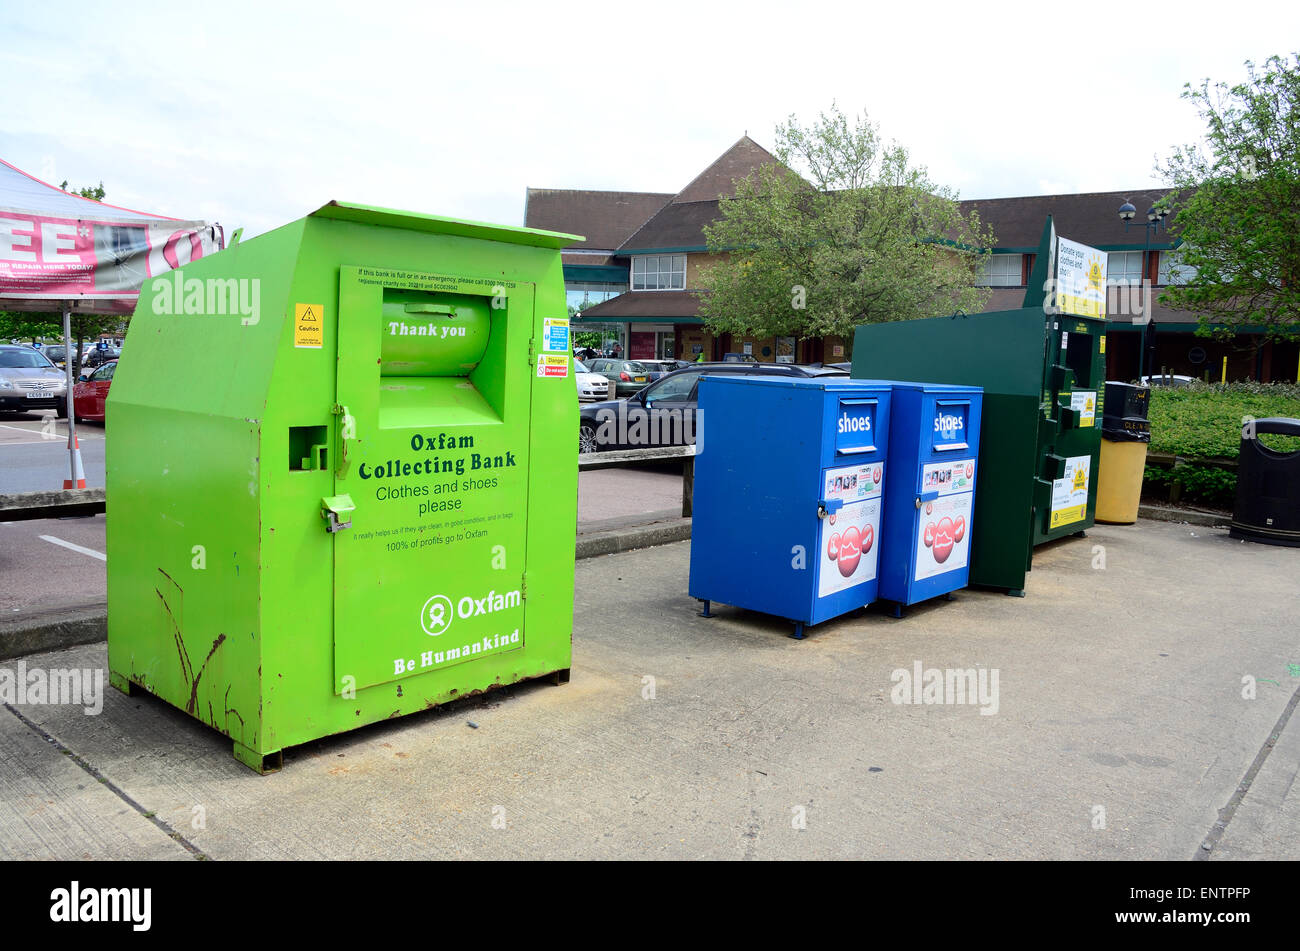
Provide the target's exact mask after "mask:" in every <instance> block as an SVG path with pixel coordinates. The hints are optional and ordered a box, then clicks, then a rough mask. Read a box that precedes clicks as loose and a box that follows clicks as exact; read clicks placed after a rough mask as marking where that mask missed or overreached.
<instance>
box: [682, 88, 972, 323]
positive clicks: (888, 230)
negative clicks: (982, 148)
mask: <svg viewBox="0 0 1300 951" xmlns="http://www.w3.org/2000/svg"><path fill="white" fill-rule="evenodd" d="M774 154H775V155H776V157H777V159H778V160H779V161H780V163H781V164H780V165H771V164H768V165H763V166H760V167H759V168H758V169H757V170H755V171H754V172H753V173H752V174H750V175H749V176H748V177H746V178H745V179H743V180H741V181H739V182H737V191H736V194H735V196H734V197H732V198H726V199H724V200H723V201H722V202H721V203H720V211H721V214H720V217H719V218H718V219H716V220H715V221H714V222H713V223H712V224H710V225H708V226H706V227H705V229H704V234H705V238H706V240H707V242H708V247H709V250H710V251H713V252H718V253H724V254H725V256H723V257H721V258H720V259H719V261H718V262H717V263H715V264H713V265H711V266H708V267H706V268H704V269H703V274H702V283H703V285H704V289H703V291H702V293H701V304H700V313H701V315H702V316H703V318H704V322H705V324H706V325H707V326H708V327H709V329H710V330H712V331H713V332H714V333H733V334H753V335H755V336H793V337H798V338H809V337H821V336H826V335H836V336H840V337H847V338H851V337H852V334H853V330H854V328H855V327H857V326H858V325H860V324H866V323H877V322H881V321H888V320H907V319H910V318H914V317H933V316H939V315H943V314H952V313H955V312H957V311H978V310H982V309H983V307H984V304H985V303H986V302H987V300H988V293H989V292H988V291H987V290H986V289H983V288H977V287H975V286H974V282H975V275H976V270H977V268H978V266H979V264H980V262H981V261H982V260H983V259H984V255H985V254H986V253H987V251H988V249H989V248H991V247H992V246H993V234H992V232H991V230H990V229H988V228H985V227H982V226H981V224H980V221H979V218H978V216H977V215H975V214H970V215H963V214H962V213H961V210H960V208H959V206H958V204H957V196H956V194H955V193H954V192H953V191H951V190H950V189H948V188H945V187H940V186H938V185H936V184H935V183H934V182H932V181H931V180H930V178H929V174H928V172H927V171H926V169H925V168H924V167H923V166H918V165H914V164H913V163H912V160H911V157H910V155H909V154H908V152H907V150H906V149H905V148H904V147H903V146H901V145H899V144H897V143H895V142H886V141H884V140H883V139H882V138H881V137H880V132H879V129H878V127H877V126H876V125H874V124H872V123H871V122H870V121H869V120H868V119H867V117H866V115H865V114H863V115H862V116H861V117H858V118H855V119H854V120H853V121H852V122H850V120H849V118H848V117H847V116H845V115H844V114H843V113H842V112H841V111H840V110H839V109H838V107H836V106H835V105H833V104H832V106H831V110H830V112H829V113H821V114H820V115H819V116H818V118H817V121H816V122H814V123H812V125H810V126H809V127H807V128H805V127H804V126H803V125H801V124H800V123H799V121H798V120H797V119H796V118H795V117H794V116H791V117H790V119H789V120H788V121H787V122H785V123H783V124H780V125H778V126H777V129H776V148H775V152H774Z"/></svg>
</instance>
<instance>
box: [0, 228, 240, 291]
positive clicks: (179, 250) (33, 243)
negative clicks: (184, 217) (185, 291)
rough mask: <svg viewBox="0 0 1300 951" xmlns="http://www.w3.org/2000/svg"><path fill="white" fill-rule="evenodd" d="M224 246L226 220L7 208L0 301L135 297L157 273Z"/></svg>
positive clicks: (0, 234) (0, 233)
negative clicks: (61, 214)
mask: <svg viewBox="0 0 1300 951" xmlns="http://www.w3.org/2000/svg"><path fill="white" fill-rule="evenodd" d="M220 249H221V236H220V226H219V225H211V224H207V223H205V222H201V221H171V220H166V219H153V220H150V219H144V218H141V219H138V220H134V221H92V220H87V219H84V218H82V219H76V218H57V217H50V216H47V215H39V214H32V213H24V212H21V211H13V210H9V209H5V208H0V301H2V300H3V299H4V298H11V299H12V298H20V299H28V300H76V299H77V298H85V297H93V298H100V299H104V298H107V299H109V300H112V299H120V300H121V301H122V303H124V304H134V301H135V298H136V295H137V294H139V292H140V287H141V286H142V285H143V284H144V282H145V281H146V280H148V279H149V278H151V277H156V276H157V275H160V274H164V273H166V272H167V271H170V270H173V269H175V268H178V267H182V266H184V265H185V264H188V263H189V262H190V261H197V260H198V259H199V258H201V257H203V256H204V255H205V254H213V253H215V252H216V251H218V250H220ZM0 306H3V305H2V303H0ZM127 309H129V307H128V308H127Z"/></svg>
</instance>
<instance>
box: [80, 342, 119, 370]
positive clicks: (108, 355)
mask: <svg viewBox="0 0 1300 951" xmlns="http://www.w3.org/2000/svg"><path fill="white" fill-rule="evenodd" d="M121 355H122V351H121V350H119V349H118V348H117V347H108V348H106V349H104V350H100V349H98V348H97V347H96V348H91V349H90V350H89V351H87V353H86V355H85V356H84V357H83V358H82V360H81V368H82V370H83V371H88V370H93V369H94V368H95V367H97V366H101V365H102V364H105V363H107V362H108V361H109V360H116V359H117V358H118V357H120V356H121ZM84 375H86V374H83V376H84Z"/></svg>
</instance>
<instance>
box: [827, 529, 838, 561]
mask: <svg viewBox="0 0 1300 951" xmlns="http://www.w3.org/2000/svg"><path fill="white" fill-rule="evenodd" d="M826 557H827V558H829V559H830V560H831V561H837V560H838V559H839V557H840V533H839V532H831V537H830V540H829V541H827V542H826Z"/></svg>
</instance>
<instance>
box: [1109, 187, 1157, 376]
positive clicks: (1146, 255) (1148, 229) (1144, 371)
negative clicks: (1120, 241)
mask: <svg viewBox="0 0 1300 951" xmlns="http://www.w3.org/2000/svg"><path fill="white" fill-rule="evenodd" d="M1136 215H1137V208H1135V207H1134V206H1133V203H1132V202H1130V201H1127V200H1126V201H1125V202H1124V204H1122V205H1120V206H1119V219H1120V221H1122V222H1124V232H1125V233H1126V234H1127V233H1128V229H1129V226H1130V225H1133V224H1134V222H1133V219H1134V217H1136ZM1167 217H1169V209H1168V208H1166V207H1165V206H1164V205H1162V204H1156V205H1152V206H1151V207H1150V208H1148V209H1147V220H1146V221H1144V222H1142V230H1143V231H1144V232H1145V234H1146V239H1145V241H1144V242H1143V244H1142V294H1143V298H1142V300H1143V304H1144V305H1145V309H1146V311H1147V319H1146V321H1145V322H1144V323H1143V324H1142V353H1141V355H1140V357H1139V359H1138V376H1139V377H1142V376H1149V375H1150V374H1151V368H1150V362H1151V358H1150V353H1149V352H1148V350H1147V333H1148V328H1150V326H1151V288H1150V286H1149V284H1148V281H1149V279H1150V274H1151V234H1152V232H1154V231H1157V230H1159V228H1160V224H1161V222H1163V221H1164V220H1165V219H1166V218H1167Z"/></svg>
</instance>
